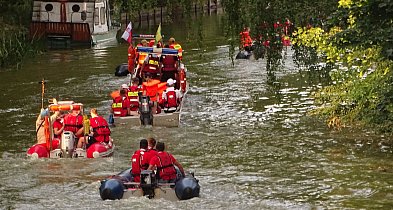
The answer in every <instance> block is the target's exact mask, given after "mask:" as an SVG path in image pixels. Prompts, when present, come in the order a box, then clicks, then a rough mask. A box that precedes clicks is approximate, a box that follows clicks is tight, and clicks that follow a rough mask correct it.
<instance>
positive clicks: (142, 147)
mask: <svg viewBox="0 0 393 210" xmlns="http://www.w3.org/2000/svg"><path fill="white" fill-rule="evenodd" d="M154 155H155V153H151V152H149V150H148V142H147V140H146V139H142V140H141V141H140V142H139V150H137V151H135V153H134V154H133V155H132V157H131V167H132V168H131V175H132V177H133V178H134V182H140V175H141V171H143V170H147V168H148V167H149V162H150V160H151V159H152V158H153V157H154Z"/></svg>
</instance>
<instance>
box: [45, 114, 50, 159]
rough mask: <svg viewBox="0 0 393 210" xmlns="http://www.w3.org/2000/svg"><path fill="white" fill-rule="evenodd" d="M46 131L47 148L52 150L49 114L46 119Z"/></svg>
mask: <svg viewBox="0 0 393 210" xmlns="http://www.w3.org/2000/svg"><path fill="white" fill-rule="evenodd" d="M44 133H45V140H46V148H47V150H48V151H49V150H50V130H49V116H45V120H44Z"/></svg>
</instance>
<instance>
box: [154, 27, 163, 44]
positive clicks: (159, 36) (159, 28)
mask: <svg viewBox="0 0 393 210" xmlns="http://www.w3.org/2000/svg"><path fill="white" fill-rule="evenodd" d="M161 39H162V36H161V23H160V25H158V28H157V32H156V42H155V43H154V44H155V45H157V44H158V42H159V41H160V40H161Z"/></svg>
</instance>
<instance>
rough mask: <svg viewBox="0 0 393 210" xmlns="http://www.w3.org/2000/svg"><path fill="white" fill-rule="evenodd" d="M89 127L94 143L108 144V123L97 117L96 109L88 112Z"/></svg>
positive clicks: (109, 138)
mask: <svg viewBox="0 0 393 210" xmlns="http://www.w3.org/2000/svg"><path fill="white" fill-rule="evenodd" d="M90 115H91V118H90V127H91V130H92V135H93V138H94V140H95V141H97V142H104V143H109V141H110V140H111V137H110V134H111V130H110V129H109V126H108V122H107V121H106V120H105V119H104V118H103V117H101V116H98V113H97V109H96V108H93V109H91V110H90Z"/></svg>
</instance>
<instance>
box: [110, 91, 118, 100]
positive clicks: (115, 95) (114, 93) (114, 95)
mask: <svg viewBox="0 0 393 210" xmlns="http://www.w3.org/2000/svg"><path fill="white" fill-rule="evenodd" d="M110 95H111V97H112V99H115V98H117V97H119V96H120V91H118V90H115V91H113V92H112V93H111V94H110Z"/></svg>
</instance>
